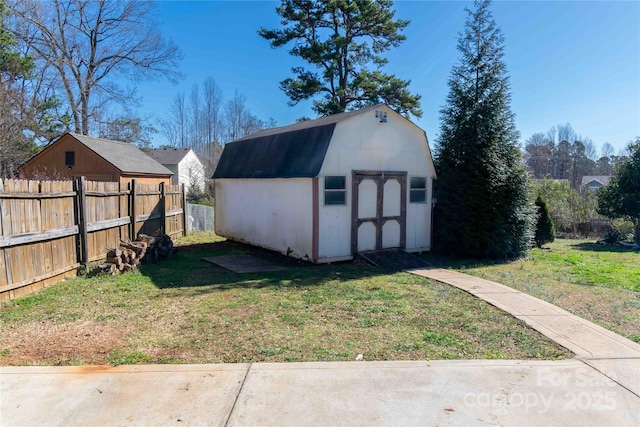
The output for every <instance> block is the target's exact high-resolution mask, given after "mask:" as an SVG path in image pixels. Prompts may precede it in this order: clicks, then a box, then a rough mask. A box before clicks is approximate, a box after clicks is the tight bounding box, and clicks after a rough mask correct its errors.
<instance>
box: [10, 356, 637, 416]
mask: <svg viewBox="0 0 640 427" xmlns="http://www.w3.org/2000/svg"><path fill="white" fill-rule="evenodd" d="M0 378H1V384H0V393H1V402H0V423H1V424H2V425H3V426H44V425H46V426H73V425H83V426H85V425H87V426H89V425H90V426H125V425H132V426H164V425H177V426H187V425H220V426H222V425H232V426H245V425H264V426H266V425H279V426H328V425H336V426H338V425H349V426H352V425H385V426H387V425H390V426H395V425H404V426H406V425H420V426H434V425H446V426H462V425H464V426H468V425H539V426H553V425H575V426H605V425H615V426H638V425H640V398H639V397H638V396H637V395H635V394H634V393H632V392H631V391H629V390H627V389H625V388H624V387H623V386H621V385H620V384H618V383H617V382H615V381H613V380H611V379H610V378H608V377H607V376H605V375H603V374H602V373H600V372H599V371H598V370H596V369H594V368H592V367H590V366H589V365H587V364H586V363H584V362H582V361H579V360H575V359H572V360H561V361H432V362H427V361H425V362H335V363H287V364H276V363H256V364H222V365H146V366H118V367H99V366H98V367H3V368H0Z"/></svg>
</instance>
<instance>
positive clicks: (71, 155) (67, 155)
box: [64, 151, 76, 166]
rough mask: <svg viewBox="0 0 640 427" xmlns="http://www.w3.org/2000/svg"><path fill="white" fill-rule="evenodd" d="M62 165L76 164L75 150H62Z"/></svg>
mask: <svg viewBox="0 0 640 427" xmlns="http://www.w3.org/2000/svg"><path fill="white" fill-rule="evenodd" d="M64 165H65V166H75V165H76V152H75V151H65V152H64Z"/></svg>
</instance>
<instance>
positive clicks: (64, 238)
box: [0, 177, 187, 301]
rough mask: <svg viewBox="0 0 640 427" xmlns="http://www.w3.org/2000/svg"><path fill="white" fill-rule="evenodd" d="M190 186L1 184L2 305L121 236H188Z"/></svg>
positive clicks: (101, 253)
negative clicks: (187, 219)
mask: <svg viewBox="0 0 640 427" xmlns="http://www.w3.org/2000/svg"><path fill="white" fill-rule="evenodd" d="M185 206H186V199H185V192H184V186H178V185H165V184H159V185H156V184H137V183H136V182H135V180H133V181H132V182H130V183H128V184H123V183H119V182H94V181H86V180H85V179H84V177H81V178H77V179H75V180H74V181H26V180H0V301H5V300H9V299H14V298H17V297H20V296H23V295H27V294H29V293H31V292H34V291H36V290H38V289H41V288H43V287H44V286H47V285H50V284H53V283H56V282H59V281H60V280H63V279H64V278H66V277H69V276H74V275H75V274H76V272H77V270H78V268H79V267H80V265H82V264H86V263H88V262H91V261H97V260H100V259H102V258H104V257H105V256H106V253H107V250H108V248H113V247H117V246H118V244H119V243H120V239H126V238H129V239H131V240H134V239H135V238H136V237H137V235H138V233H144V234H154V233H156V232H158V231H159V232H162V233H166V234H168V235H169V236H170V237H171V238H172V239H175V238H177V237H181V236H184V235H185V234H186V230H187V228H186V226H185V225H186V224H185V221H186V215H185V214H184V207H185Z"/></svg>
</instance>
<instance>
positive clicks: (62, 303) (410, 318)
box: [0, 235, 570, 364]
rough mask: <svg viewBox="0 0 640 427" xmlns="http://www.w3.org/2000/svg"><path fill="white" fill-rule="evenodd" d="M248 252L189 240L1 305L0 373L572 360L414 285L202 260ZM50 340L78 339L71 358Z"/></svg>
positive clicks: (358, 271) (450, 295)
mask: <svg viewBox="0 0 640 427" xmlns="http://www.w3.org/2000/svg"><path fill="white" fill-rule="evenodd" d="M198 239H199V240H198ZM246 252H256V253H258V254H260V255H264V256H271V257H273V256H274V255H273V254H267V253H263V252H262V251H260V250H257V249H255V248H250V247H247V246H243V245H238V244H234V243H231V242H220V241H219V239H217V240H216V238H214V236H211V235H209V236H207V235H203V236H199V238H198V237H197V236H196V237H191V240H190V242H189V244H188V245H187V246H183V247H182V248H181V249H180V250H179V252H178V253H177V254H176V256H175V257H173V258H171V259H169V260H168V261H166V262H163V263H161V264H157V265H154V266H147V267H143V268H141V270H140V271H138V272H132V273H129V274H126V275H122V276H116V277H111V276H95V277H85V278H76V279H73V280H68V281H66V282H64V283H60V284H58V285H56V286H53V287H51V288H48V289H46V290H45V291H43V292H41V293H39V294H36V295H32V296H29V297H26V298H23V299H19V300H17V301H14V302H11V303H8V304H5V305H4V306H3V307H2V310H0V328H1V329H0V363H2V364H24V363H28V364H83V363H111V364H125V363H127V364H130V363H218V362H259V361H263V362H264V361H268V362H286V361H333V360H354V359H355V358H356V356H357V355H358V354H363V355H364V358H365V359H366V360H424V359H478V358H486V359H496V358H508V359H530V358H537V359H556V358H566V357H570V353H569V352H568V351H566V350H565V349H563V348H562V347H560V346H558V345H557V344H555V343H553V342H552V341H550V340H548V339H547V338H545V337H543V336H542V335H540V334H539V333H537V332H535V331H533V330H531V329H529V328H528V327H527V326H526V325H524V324H523V323H522V322H520V321H518V320H517V319H514V318H513V317H511V316H509V315H508V314H506V313H504V312H502V311H501V310H499V309H496V308H495V307H492V306H490V305H488V304H486V303H485V302H483V301H481V300H479V299H476V298H474V297H472V296H470V295H468V294H466V293H465V292H463V291H460V290H458V289H455V288H453V287H450V286H447V285H443V284H439V283H437V282H434V281H430V280H427V279H424V278H421V277H418V276H414V275H410V274H406V273H393V274H388V273H385V272H383V271H380V270H379V269H377V268H375V267H372V266H369V265H367V264H364V263H361V262H353V263H340V264H334V265H319V266H316V265H309V264H305V263H298V262H292V261H286V260H283V261H286V262H289V265H290V268H289V269H287V270H284V271H279V272H271V273H255V274H254V273H252V274H243V275H238V274H235V273H232V272H229V271H226V270H224V269H222V268H220V267H217V266H214V265H212V264H208V263H205V262H202V261H200V259H202V258H203V257H210V256H216V255H221V254H230V253H246ZM25 331H32V332H31V333H28V334H26V333H25ZM41 336H42V337H49V338H46V340H47V343H48V345H47V347H48V349H47V351H46V353H42V354H38V353H35V352H34V350H33V349H31V350H28V347H29V346H27V345H26V344H25V343H30V344H31V347H35V346H37V345H38V343H41V342H42V339H41ZM56 336H58V337H60V336H62V337H64V338H65V339H66V340H67V341H66V342H69V340H73V339H74V338H75V337H80V338H79V339H77V340H76V341H74V342H75V345H76V347H71V346H70V345H68V344H65V343H64V342H63V341H60V342H61V344H60V345H57V344H56V343H57V342H58V341H57V340H56V338H55V337H56ZM93 337H96V338H93ZM98 337H103V340H104V342H103V341H99V340H98ZM107 338H109V339H110V340H108V339H107ZM92 339H93V340H94V341H92Z"/></svg>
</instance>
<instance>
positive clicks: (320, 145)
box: [213, 104, 388, 179]
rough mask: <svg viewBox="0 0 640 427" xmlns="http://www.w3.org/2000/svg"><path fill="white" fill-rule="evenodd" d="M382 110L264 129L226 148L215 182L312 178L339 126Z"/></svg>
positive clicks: (351, 112) (364, 111)
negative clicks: (238, 179)
mask: <svg viewBox="0 0 640 427" xmlns="http://www.w3.org/2000/svg"><path fill="white" fill-rule="evenodd" d="M381 107H386V106H385V105H384V104H378V105H374V106H371V107H367V108H363V109H361V110H356V111H349V112H346V113H340V114H334V115H331V116H326V117H321V118H319V119H315V120H305V121H301V122H298V123H294V124H292V125H289V126H281V127H276V128H271V129H263V130H261V131H258V132H255V133H253V134H251V135H247V136H245V137H242V138H240V139H237V140H236V141H233V142H230V143H228V144H226V145H225V147H224V151H223V152H222V157H221V158H220V162H219V163H218V167H217V168H216V171H215V173H214V174H213V178H214V179H215V178H313V177H315V176H317V175H318V173H319V172H320V168H321V167H322V163H323V161H324V158H325V155H326V153H327V149H328V148H329V143H330V142H331V137H332V136H333V131H334V129H335V127H336V124H338V123H340V122H343V121H345V120H347V119H350V118H352V117H355V116H359V115H361V114H365V113H367V112H370V111H373V110H376V109H380V108H381ZM387 108H388V107H387Z"/></svg>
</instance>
